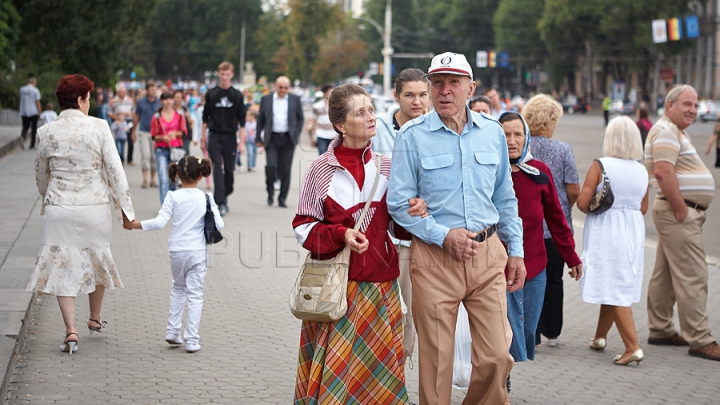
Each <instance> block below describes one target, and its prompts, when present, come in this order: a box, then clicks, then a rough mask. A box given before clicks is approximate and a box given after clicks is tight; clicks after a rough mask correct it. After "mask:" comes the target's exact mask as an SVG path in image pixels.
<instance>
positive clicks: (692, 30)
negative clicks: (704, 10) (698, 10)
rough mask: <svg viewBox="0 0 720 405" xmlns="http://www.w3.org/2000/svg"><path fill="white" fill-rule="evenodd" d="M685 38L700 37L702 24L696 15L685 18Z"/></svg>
mask: <svg viewBox="0 0 720 405" xmlns="http://www.w3.org/2000/svg"><path fill="white" fill-rule="evenodd" d="M685 36H686V37H688V38H697V37H699V36H700V22H699V21H698V17H697V16H696V15H691V16H688V17H685Z"/></svg>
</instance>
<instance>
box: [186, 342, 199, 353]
mask: <svg viewBox="0 0 720 405" xmlns="http://www.w3.org/2000/svg"><path fill="white" fill-rule="evenodd" d="M185 350H187V352H188V353H195V352H197V351H199V350H200V344H199V343H191V342H187V343H185Z"/></svg>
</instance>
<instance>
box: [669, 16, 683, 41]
mask: <svg viewBox="0 0 720 405" xmlns="http://www.w3.org/2000/svg"><path fill="white" fill-rule="evenodd" d="M668 39H669V40H671V41H679V40H681V39H682V21H681V20H680V19H679V18H671V19H669V20H668Z"/></svg>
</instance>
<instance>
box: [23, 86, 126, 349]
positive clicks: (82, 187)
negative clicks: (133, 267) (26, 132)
mask: <svg viewBox="0 0 720 405" xmlns="http://www.w3.org/2000/svg"><path fill="white" fill-rule="evenodd" d="M92 89H93V82H92V81H90V80H89V79H88V78H87V77H85V76H83V75H77V74H76V75H67V76H65V77H63V78H62V80H60V83H59V84H58V86H57V89H56V92H55V95H56V96H57V99H58V102H59V104H60V108H61V109H62V112H61V113H60V115H59V116H58V118H57V119H56V120H55V121H53V122H51V123H50V124H47V125H45V126H43V127H42V128H40V130H38V150H37V155H36V156H35V181H36V183H37V187H38V191H39V192H40V195H41V197H42V209H41V215H44V222H43V223H44V226H43V236H42V245H41V247H40V253H38V258H37V263H36V264H35V269H34V270H33V273H32V276H31V278H30V283H29V284H28V286H27V290H28V291H30V292H36V293H42V294H52V295H55V296H57V300H58V304H59V305H60V311H61V312H62V316H63V320H64V322H65V340H64V341H63V344H62V346H61V347H60V348H61V350H62V351H64V352H70V354H72V353H73V352H74V351H76V350H77V347H78V335H77V325H76V319H75V297H76V296H78V295H80V294H89V296H90V319H89V320H88V322H87V327H88V329H89V330H90V334H91V335H92V332H105V324H106V322H104V321H103V320H102V317H101V316H100V312H101V310H102V303H103V296H104V294H105V289H106V288H109V289H113V288H115V287H122V282H121V281H120V276H119V274H118V271H117V268H116V267H115V263H114V262H113V258H112V254H111V253H110V239H111V236H112V212H113V211H112V208H115V213H116V216H117V219H118V221H120V222H122V220H123V217H124V218H125V219H126V220H129V221H132V220H133V219H134V218H135V215H134V213H133V208H132V201H131V200H130V191H129V189H128V184H127V179H126V177H125V172H124V171H123V167H122V163H121V162H120V156H119V155H118V153H117V149H116V148H115V142H114V140H113V136H112V133H111V132H110V126H109V125H108V123H107V121H105V120H102V119H99V118H94V117H89V116H88V115H87V114H88V109H89V108H90V92H91V91H92ZM121 212H122V214H121Z"/></svg>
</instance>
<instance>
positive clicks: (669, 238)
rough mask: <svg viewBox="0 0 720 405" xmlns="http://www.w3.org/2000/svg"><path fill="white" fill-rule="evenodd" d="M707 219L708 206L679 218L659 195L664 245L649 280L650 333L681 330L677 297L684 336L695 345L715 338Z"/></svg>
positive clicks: (657, 219) (657, 215)
mask: <svg viewBox="0 0 720 405" xmlns="http://www.w3.org/2000/svg"><path fill="white" fill-rule="evenodd" d="M705 218H706V214H705V211H700V210H696V209H694V208H688V216H687V218H686V219H685V221H684V222H683V223H679V222H678V221H677V219H675V212H674V211H673V210H672V207H670V203H668V202H667V201H663V200H658V199H656V200H655V204H654V205H653V222H654V223H655V228H657V231H658V245H657V256H656V258H655V269H654V270H653V275H652V278H651V279H650V284H649V285H648V299H647V307H648V326H649V328H650V338H663V337H667V336H670V335H672V334H674V333H675V332H676V329H675V326H674V325H673V307H674V306H675V302H677V306H678V318H679V319H680V328H681V330H682V336H683V337H684V338H685V340H687V341H688V343H690V349H697V348H698V347H702V346H705V345H706V344H708V343H711V342H714V341H715V338H714V337H713V335H712V333H711V332H710V326H709V325H708V314H707V297H708V268H707V262H706V261H705V249H704V247H703V241H702V226H703V224H704V223H705Z"/></svg>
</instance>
